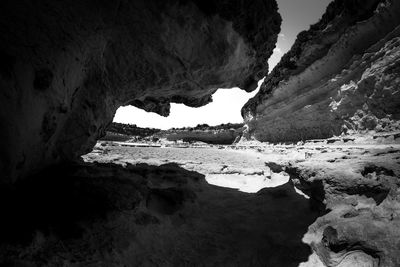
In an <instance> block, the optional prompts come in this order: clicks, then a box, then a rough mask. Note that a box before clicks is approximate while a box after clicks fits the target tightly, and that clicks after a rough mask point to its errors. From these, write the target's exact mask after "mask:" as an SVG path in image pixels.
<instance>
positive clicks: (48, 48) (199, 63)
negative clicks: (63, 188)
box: [0, 0, 281, 181]
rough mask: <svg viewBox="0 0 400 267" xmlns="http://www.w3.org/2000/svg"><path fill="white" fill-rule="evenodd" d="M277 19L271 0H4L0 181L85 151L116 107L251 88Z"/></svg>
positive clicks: (193, 102)
mask: <svg viewBox="0 0 400 267" xmlns="http://www.w3.org/2000/svg"><path fill="white" fill-rule="evenodd" d="M280 22H281V18H280V16H279V14H278V13H277V5H276V2H275V0H257V1H252V2H251V3H249V2H248V1H243V0H235V1H226V0H219V1H211V0H207V1H199V0H185V1H179V0H167V1H156V0H130V1H129V0H121V1H91V0H83V1H71V0H68V1H50V0H45V1H40V2H37V1H32V0H23V1H18V2H16V1H2V2H1V3H0V25H1V26H0V32H1V34H0V62H1V63H0V64H1V65H0V92H1V93H0V129H1V131H0V132H1V134H0V140H1V141H0V150H1V152H2V153H1V156H0V157H1V158H0V176H1V177H2V178H1V181H14V180H15V179H17V178H18V177H24V176H26V175H28V174H31V173H32V172H35V171H36V170H39V169H41V168H43V167H45V166H48V165H50V164H54V163H57V162H61V161H66V160H73V159H76V158H77V157H78V156H80V155H82V154H84V153H85V152H88V151H89V150H90V149H91V148H92V147H93V145H94V144H95V141H96V140H97V139H98V138H99V137H101V136H102V135H103V134H104V130H105V129H106V127H107V125H108V124H109V123H110V122H111V121H112V118H113V115H114V113H115V111H116V109H117V108H118V107H120V106H121V105H127V104H131V105H135V106H137V107H140V108H142V109H144V110H147V111H153V112H157V113H159V114H161V115H164V116H165V115H168V113H169V105H170V103H171V102H174V103H184V104H186V105H188V106H192V107H199V106H201V105H205V104H207V103H209V102H210V101H211V100H212V99H211V95H212V93H214V92H215V91H216V90H217V88H221V87H225V88H230V87H235V86H240V87H241V88H242V89H245V90H248V91H251V90H253V89H255V87H256V81H257V80H258V79H260V78H261V77H262V76H264V75H265V73H266V72H267V71H268V64H267V60H268V58H269V56H270V55H271V53H272V50H273V48H274V45H275V42H276V39H277V34H278V32H279V28H280Z"/></svg>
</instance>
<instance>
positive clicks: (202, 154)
mask: <svg viewBox="0 0 400 267" xmlns="http://www.w3.org/2000/svg"><path fill="white" fill-rule="evenodd" d="M328 143H329V144H328ZM59 168H60V167H59ZM59 168H57V169H56V170H55V171H54V172H52V171H51V170H50V171H47V172H46V173H42V174H40V175H38V176H37V177H36V179H35V180H34V181H35V182H32V183H30V181H25V182H20V183H19V184H17V185H16V186H15V187H14V188H13V189H12V190H14V191H12V190H11V191H10V190H6V191H5V192H6V194H2V197H4V198H7V199H10V198H11V199H12V200H14V201H12V203H13V204H12V207H10V206H9V205H3V204H2V207H0V208H1V211H2V214H3V215H5V216H4V217H3V218H6V219H5V220H2V222H1V224H2V227H1V234H2V236H3V237H4V238H2V242H1V245H0V246H1V247H0V248H1V249H0V251H1V252H0V262H1V263H2V264H5V265H13V266H55V265H57V266H302V267H305V266H399V264H400V258H399V257H398V251H399V247H400V243H399V240H400V232H399V231H398V229H399V226H400V216H399V215H400V210H399V209H400V205H399V197H398V195H399V185H400V183H399V180H398V177H399V176H400V145H399V144H396V143H393V142H392V143H389V144H388V143H386V144H385V142H381V143H380V144H377V143H375V144H366V143H365V142H364V143H362V142H359V143H358V142H354V141H349V140H347V139H346V140H343V139H338V140H336V141H335V142H332V141H327V140H315V141H314V142H307V143H303V144H301V143H299V144H297V145H269V144H261V143H255V142H254V143H247V144H245V143H241V144H238V145H236V146H217V147H216V146H208V147H205V146H204V147H202V148H190V147H189V148H177V147H163V148H162V147H130V146H121V145H119V144H118V143H112V142H99V143H98V144H97V145H96V147H95V149H94V150H93V151H92V152H91V153H89V154H87V155H85V156H83V161H82V162H81V163H79V164H74V165H68V166H64V169H63V171H61V173H63V174H62V175H61V176H62V177H59V178H58V179H57V180H55V179H52V178H54V177H53V176H55V175H57V176H60V169H59ZM0 203H4V202H3V201H2V202H0ZM8 203H10V202H8ZM39 215H40V216H39ZM42 215H43V216H42ZM11 237H12V238H11ZM16 237H17V238H16ZM8 240H9V241H8ZM17 258H18V259H19V260H16V259H17Z"/></svg>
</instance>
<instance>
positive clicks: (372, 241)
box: [286, 146, 400, 267]
mask: <svg viewBox="0 0 400 267" xmlns="http://www.w3.org/2000/svg"><path fill="white" fill-rule="evenodd" d="M329 152H331V150H330V149H329V146H327V148H325V153H324V154H320V153H321V152H316V151H314V153H312V155H310V157H309V158H308V160H306V161H303V162H297V163H294V164H293V163H292V165H291V166H287V168H286V171H288V172H289V173H290V174H291V177H292V180H293V181H294V183H295V186H296V187H297V188H298V189H300V190H302V191H303V192H305V193H306V194H308V195H309V196H310V197H311V200H314V201H315V202H323V203H324V204H326V208H327V210H328V211H329V212H328V213H327V214H326V215H324V216H322V217H320V218H318V219H317V220H316V221H315V222H314V223H313V224H312V225H311V226H310V227H309V230H308V233H307V234H306V235H305V236H304V238H303V241H304V242H306V243H307V244H310V246H311V247H312V248H313V250H314V252H315V253H316V254H317V255H318V256H319V258H320V260H321V261H322V262H323V263H324V266H329V267H331V266H372V267H375V266H381V267H383V266H385V267H394V266H400V257H399V253H398V252H399V248H400V241H399V240H400V232H399V227H400V209H399V207H400V202H399V201H400V198H399V192H400V187H399V186H400V183H399V178H398V177H400V168H399V164H398V161H399V155H400V150H399V149H398V146H397V147H396V149H390V148H389V149H388V148H380V147H379V146H375V148H373V149H361V150H360V149H359V148H358V149H357V148H355V147H353V148H351V147H349V146H347V148H346V147H343V149H340V150H337V149H336V152H335V153H329ZM335 154H336V155H335Z"/></svg>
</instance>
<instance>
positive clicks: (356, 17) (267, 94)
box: [242, 0, 400, 142]
mask: <svg viewBox="0 0 400 267" xmlns="http://www.w3.org/2000/svg"><path fill="white" fill-rule="evenodd" d="M399 14H400V2H399V1H396V0H388V1H383V0H367V1H359V0H336V1H334V2H332V3H331V4H330V5H329V6H328V8H327V10H326V13H325V14H324V15H323V17H322V19H321V20H320V21H319V22H318V23H317V24H315V25H312V26H311V27H310V29H309V30H308V31H304V32H301V33H300V34H299V35H298V37H297V40H296V42H295V44H294V46H293V47H292V48H291V50H290V51H289V52H288V53H287V54H286V55H284V56H283V58H282V60H281V62H280V63H279V64H278V65H277V66H276V67H275V68H274V70H273V71H272V72H271V74H270V75H268V76H267V78H266V79H265V81H264V83H263V85H262V86H261V90H260V92H259V93H258V94H257V95H256V96H255V97H254V98H253V99H251V100H250V101H249V102H248V103H247V104H246V105H245V106H244V107H243V109H242V115H243V117H244V118H245V121H246V123H247V125H248V131H247V136H253V137H255V138H256V139H258V140H261V141H271V142H280V141H298V140H304V139H314V138H327V137H331V136H333V135H339V134H342V133H351V132H363V131H369V130H374V131H377V132H379V131H393V130H398V129H400V127H399V126H400V125H399V122H398V120H399V119H400V117H399V116H400V92H399V87H400V79H399V74H400V72H399V70H400V65H399V61H400V27H399V25H400V16H399Z"/></svg>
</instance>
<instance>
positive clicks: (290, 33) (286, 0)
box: [114, 0, 331, 129]
mask: <svg viewBox="0 0 400 267" xmlns="http://www.w3.org/2000/svg"><path fill="white" fill-rule="evenodd" d="M277 2H278V6H279V13H280V14H281V16H282V26H281V33H280V34H279V36H278V42H277V44H276V48H275V49H274V53H273V55H272V56H271V58H270V59H269V61H268V62H269V65H270V71H271V70H272V69H273V67H274V66H275V65H276V64H277V63H278V62H279V60H280V58H281V57H282V56H283V54H284V53H286V52H287V51H288V50H289V49H290V47H291V46H292V45H293V43H294V41H295V39H296V36H297V34H298V33H299V32H301V31H303V30H307V29H308V28H309V26H310V25H311V24H314V23H316V22H317V21H318V20H319V18H320V17H321V16H322V14H323V13H324V12H325V9H326V7H327V6H328V4H329V3H330V2H331V0H277ZM260 84H261V82H259V85H260ZM257 92H258V89H257V90H255V91H254V92H251V93H246V92H245V91H242V90H240V89H239V88H233V89H220V90H218V91H217V92H216V93H215V94H214V95H213V102H212V103H210V104H208V105H206V106H204V107H200V108H190V107H187V106H185V105H183V104H174V103H172V104H171V113H170V115H169V117H167V118H165V117H162V116H159V115H157V114H155V113H149V112H146V111H144V110H141V109H138V108H136V107H133V106H126V107H120V108H119V109H118V111H117V113H116V114H115V117H114V122H121V123H129V124H136V125H137V126H139V127H151V128H159V129H169V128H172V127H187V126H190V127H194V126H196V125H197V124H203V123H207V124H208V125H218V124H222V123H228V122H231V123H238V122H242V121H243V118H242V116H241V114H240V109H241V108H242V107H243V105H244V104H245V103H246V102H247V100H248V99H249V98H251V97H253V96H254V95H255V94H256V93H257Z"/></svg>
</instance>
